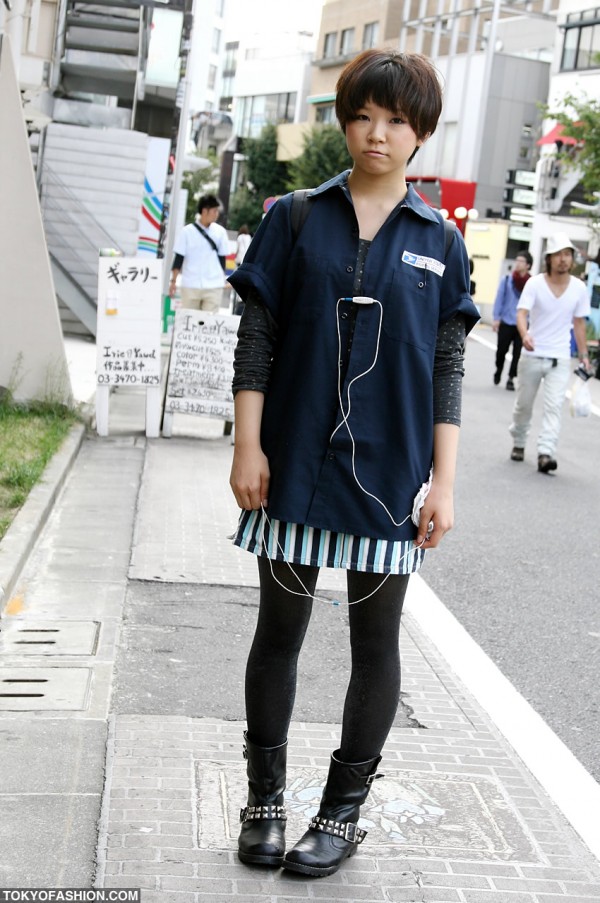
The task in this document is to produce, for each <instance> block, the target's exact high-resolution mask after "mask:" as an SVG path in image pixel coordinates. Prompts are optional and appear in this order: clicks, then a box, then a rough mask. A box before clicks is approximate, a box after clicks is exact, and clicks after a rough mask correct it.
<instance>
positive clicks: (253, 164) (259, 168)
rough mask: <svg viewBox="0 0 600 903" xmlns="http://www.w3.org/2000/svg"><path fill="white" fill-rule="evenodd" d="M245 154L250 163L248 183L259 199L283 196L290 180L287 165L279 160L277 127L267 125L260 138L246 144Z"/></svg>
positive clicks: (248, 166) (247, 169) (248, 163)
mask: <svg viewBox="0 0 600 903" xmlns="http://www.w3.org/2000/svg"><path fill="white" fill-rule="evenodd" d="M244 153H245V154H246V156H247V158H248V161H247V164H246V172H247V178H248V182H250V183H251V184H252V190H253V191H254V192H256V194H257V195H258V197H260V198H262V200H261V203H262V201H264V200H265V198H268V197H273V196H274V195H277V194H283V193H284V192H285V190H286V183H287V178H288V168H287V164H285V163H282V162H281V161H280V160H278V159H277V127H276V126H274V125H266V126H265V127H264V128H263V130H262V132H261V134H260V138H254V139H253V140H247V141H245V142H244Z"/></svg>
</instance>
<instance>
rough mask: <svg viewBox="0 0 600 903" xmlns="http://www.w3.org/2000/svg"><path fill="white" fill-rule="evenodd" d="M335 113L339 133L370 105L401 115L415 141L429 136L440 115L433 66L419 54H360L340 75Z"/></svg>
mask: <svg viewBox="0 0 600 903" xmlns="http://www.w3.org/2000/svg"><path fill="white" fill-rule="evenodd" d="M336 92H337V93H336V98H335V112H336V115H337V118H338V120H339V123H340V125H341V127H342V130H343V131H345V130H346V125H347V123H348V122H350V121H351V120H352V119H354V117H355V116H356V114H357V112H358V110H360V109H361V107H363V106H364V105H365V103H368V102H369V101H371V102H372V103H376V104H377V105H378V106H380V107H385V109H386V110H393V111H394V112H397V113H401V114H402V115H403V116H404V117H405V119H406V120H407V121H408V122H409V124H410V126H411V128H412V129H413V131H414V132H415V134H416V136H417V138H418V139H419V140H421V141H422V140H423V139H425V138H426V137H427V136H428V135H432V134H433V132H434V131H435V129H436V126H437V123H438V119H439V118H440V113H441V112H442V87H441V84H440V80H439V76H438V73H437V71H436V69H435V68H434V66H433V64H432V63H431V62H430V61H429V60H428V59H427V57H424V56H421V54H419V53H397V52H396V51H394V50H364V51H363V52H362V53H359V54H358V56H356V57H355V58H354V59H353V60H352V61H351V62H350V63H348V65H347V66H346V67H345V69H344V70H343V71H342V74H341V75H340V77H339V78H338V81H337V85H336Z"/></svg>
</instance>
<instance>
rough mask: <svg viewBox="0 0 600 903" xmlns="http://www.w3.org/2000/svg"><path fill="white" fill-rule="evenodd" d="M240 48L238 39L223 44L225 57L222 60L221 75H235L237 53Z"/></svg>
mask: <svg viewBox="0 0 600 903" xmlns="http://www.w3.org/2000/svg"><path fill="white" fill-rule="evenodd" d="M239 49H240V42H239V41H227V43H226V44H225V59H224V60H223V75H235V72H236V69H237V55H238V50H239Z"/></svg>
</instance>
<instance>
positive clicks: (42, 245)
mask: <svg viewBox="0 0 600 903" xmlns="http://www.w3.org/2000/svg"><path fill="white" fill-rule="evenodd" d="M0 135H2V140H1V141H0V180H1V182H0V192H1V196H2V217H1V218H0V248H1V253H0V287H1V288H0V322H1V324H2V328H1V329H0V385H2V386H5V387H9V388H11V389H13V391H14V395H15V398H16V399H17V400H29V399H32V398H42V399H43V398H48V397H51V398H53V399H54V400H59V401H63V402H67V401H69V400H70V398H71V386H70V381H69V374H68V369H67V364H66V359H65V351H64V345H63V339H62V333H61V329H60V322H59V318H58V308H57V304H56V298H55V295H54V286H53V283H52V275H51V273H50V262H49V259H48V252H47V249H46V240H45V236H44V229H43V226H42V218H41V214H40V207H39V202H38V195H37V188H36V184H35V177H34V173H33V167H32V164H31V155H30V153H29V146H28V142H27V132H26V130H25V124H24V121H23V112H22V107H21V98H20V94H19V86H18V83H17V77H16V72H15V69H14V66H13V62H12V55H11V53H10V44H9V41H8V38H7V37H6V36H4V37H1V36H0Z"/></svg>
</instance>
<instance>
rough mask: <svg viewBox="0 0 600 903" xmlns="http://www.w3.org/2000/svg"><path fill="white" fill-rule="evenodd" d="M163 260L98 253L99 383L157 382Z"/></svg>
mask: <svg viewBox="0 0 600 903" xmlns="http://www.w3.org/2000/svg"><path fill="white" fill-rule="evenodd" d="M161 281H162V261H161V260H151V259H149V258H144V259H143V260H142V259H140V258H138V257H100V258H99V259H98V320H97V334H96V349H97V351H96V380H97V383H98V386H122V385H127V386H146V387H149V386H159V385H160V336H161Z"/></svg>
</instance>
